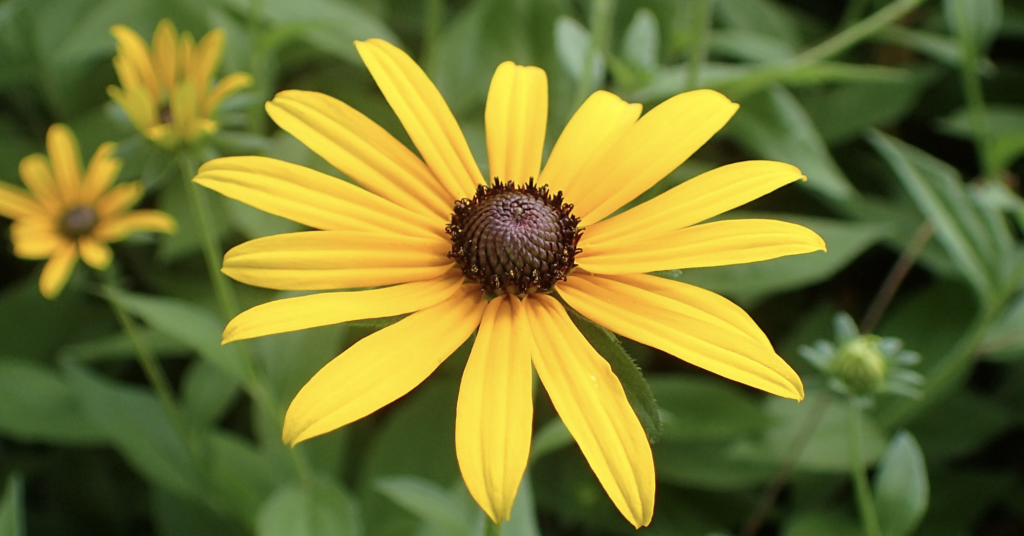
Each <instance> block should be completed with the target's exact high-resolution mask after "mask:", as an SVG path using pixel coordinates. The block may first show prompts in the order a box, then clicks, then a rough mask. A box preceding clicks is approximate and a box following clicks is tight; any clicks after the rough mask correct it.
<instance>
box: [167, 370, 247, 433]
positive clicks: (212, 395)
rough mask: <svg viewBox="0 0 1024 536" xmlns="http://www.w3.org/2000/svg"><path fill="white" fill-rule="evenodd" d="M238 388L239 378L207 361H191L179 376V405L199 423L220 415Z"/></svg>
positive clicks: (208, 421)
mask: <svg viewBox="0 0 1024 536" xmlns="http://www.w3.org/2000/svg"><path fill="white" fill-rule="evenodd" d="M239 392H240V384H239V381H238V380H237V379H235V378H233V377H231V376H228V375H227V373H225V372H224V371H223V370H221V369H220V368H218V367H217V366H216V365H213V364H212V363H210V362H209V361H203V360H195V361H193V362H192V363H190V364H189V367H188V369H186V370H185V374H184V375H183V376H182V378H181V406H182V409H183V410H184V411H185V412H186V413H188V414H189V415H190V416H191V417H192V418H194V419H195V420H196V421H197V422H200V423H207V424H213V423H216V422H218V421H220V420H221V419H223V418H224V414H225V413H226V412H227V411H228V410H229V409H231V406H232V404H234V403H235V401H236V400H238V394H239Z"/></svg>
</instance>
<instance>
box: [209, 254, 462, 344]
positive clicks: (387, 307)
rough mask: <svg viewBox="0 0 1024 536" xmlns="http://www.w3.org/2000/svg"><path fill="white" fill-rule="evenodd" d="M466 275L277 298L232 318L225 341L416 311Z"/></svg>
mask: <svg viewBox="0 0 1024 536" xmlns="http://www.w3.org/2000/svg"><path fill="white" fill-rule="evenodd" d="M462 280H463V277H462V273H461V272H459V271H458V270H450V271H449V272H448V273H446V274H445V275H443V276H441V277H438V278H435V279H430V280H427V281H417V282H414V283H405V284H402V285H395V286H393V287H386V288H381V289H375V290H361V291H353V292H327V293H321V294H312V295H309V296H299V297H297V298H287V299H283V300H274V301H272V302H269V303H264V304H263V305H257V306H256V307H253V308H252V309H249V310H248V311H245V312H243V313H242V314H240V315H238V316H236V317H235V318H233V319H232V320H231V322H229V323H228V327H227V328H226V329H225V330H224V343H225V344H226V343H229V342H232V341H238V340H242V339H251V338H253V337H262V336H264V335H273V334H275V333H286V332H289V331H298V330H300V329H309V328H315V327H319V326H329V325H331V324H340V323H342V322H350V321H352V320H362V319H365V318H384V317H388V316H395V315H403V314H406V313H412V312H415V311H419V310H420V309H425V308H427V307H433V306H434V305H437V304H438V303H440V302H442V301H444V300H447V299H448V298H449V297H451V296H452V295H453V294H455V292H456V291H457V290H458V289H459V287H461V286H462Z"/></svg>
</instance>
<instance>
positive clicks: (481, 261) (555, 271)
mask: <svg viewBox="0 0 1024 536" xmlns="http://www.w3.org/2000/svg"><path fill="white" fill-rule="evenodd" d="M579 223H580V219H579V218H577V217H575V216H573V215H572V205H569V204H566V203H564V202H563V200H562V193H561V192H558V194H556V195H554V196H552V195H551V194H550V193H548V187H547V186H542V187H540V188H538V187H537V186H535V185H534V183H533V179H530V182H529V183H527V184H525V185H521V186H517V185H515V184H514V183H512V182H502V181H500V180H498V179H494V182H493V183H492V184H491V185H490V186H478V187H477V190H476V195H474V196H473V199H462V200H460V201H456V202H455V208H454V212H453V213H452V221H451V223H450V224H449V225H448V226H447V227H445V230H446V231H447V232H448V234H449V235H451V237H452V249H451V251H450V252H449V253H448V257H449V258H452V259H455V260H456V261H457V262H458V263H459V267H460V268H462V273H463V274H464V275H465V276H466V278H467V279H470V280H473V281H476V282H477V283H480V285H481V287H483V290H484V292H486V293H488V294H512V295H517V296H524V295H526V294H532V293H535V292H550V291H551V289H552V288H554V286H555V283H557V282H558V281H560V280H565V278H566V276H567V275H568V274H569V271H570V270H572V269H573V267H575V266H576V263H575V260H576V254H577V253H579V251H580V250H579V249H577V247H576V244H578V243H579V240H580V235H581V234H582V232H583V230H582V229H579V228H578V227H579Z"/></svg>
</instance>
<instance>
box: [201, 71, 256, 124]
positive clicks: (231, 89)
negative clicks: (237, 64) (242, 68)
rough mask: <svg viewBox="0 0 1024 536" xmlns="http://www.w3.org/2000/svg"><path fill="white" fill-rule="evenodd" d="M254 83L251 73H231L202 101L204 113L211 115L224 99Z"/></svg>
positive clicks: (207, 115)
mask: <svg viewBox="0 0 1024 536" xmlns="http://www.w3.org/2000/svg"><path fill="white" fill-rule="evenodd" d="M251 85H252V75H250V74H249V73H231V74H229V75H227V76H225V77H224V78H221V79H220V81H218V82H217V85H215V86H213V89H212V90H210V94H209V95H207V96H206V98H205V99H204V100H203V101H202V103H203V115H204V116H206V117H209V116H211V115H213V113H214V112H216V111H217V108H219V107H220V105H221V103H222V102H224V99H226V98H228V97H230V96H232V95H234V94H235V93H238V92H239V91H242V90H243V89H245V88H247V87H249V86H251Z"/></svg>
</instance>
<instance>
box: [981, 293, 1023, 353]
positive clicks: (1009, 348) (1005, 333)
mask: <svg viewBox="0 0 1024 536" xmlns="http://www.w3.org/2000/svg"><path fill="white" fill-rule="evenodd" d="M1021 326H1024V294H1021V295H1020V296H1018V297H1017V299H1016V300H1015V301H1013V302H1011V303H1010V304H1009V305H1007V306H1006V308H1004V309H1003V311H1002V312H1001V313H1000V315H999V318H998V319H997V320H996V321H995V322H993V323H992V324H991V325H990V326H989V327H988V330H987V331H986V332H985V338H984V339H982V342H981V346H980V347H979V350H980V351H981V352H982V353H984V354H986V355H988V356H989V358H990V359H993V358H994V359H995V360H1009V359H1020V358H1022V357H1024V330H1021Z"/></svg>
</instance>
